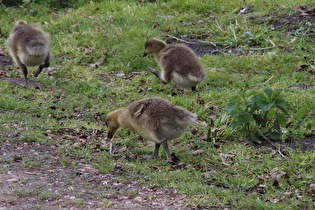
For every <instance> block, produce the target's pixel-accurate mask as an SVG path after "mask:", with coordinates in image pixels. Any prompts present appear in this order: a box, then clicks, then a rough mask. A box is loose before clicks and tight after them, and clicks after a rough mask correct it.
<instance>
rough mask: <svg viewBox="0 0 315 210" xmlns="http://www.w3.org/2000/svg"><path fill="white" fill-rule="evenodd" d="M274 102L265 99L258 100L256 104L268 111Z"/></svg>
mask: <svg viewBox="0 0 315 210" xmlns="http://www.w3.org/2000/svg"><path fill="white" fill-rule="evenodd" d="M274 104H275V103H274V102H269V103H268V102H266V101H263V100H261V101H258V102H257V105H258V106H259V108H260V109H261V110H262V111H268V110H269V109H270V108H271V107H272V106H273V105H274Z"/></svg>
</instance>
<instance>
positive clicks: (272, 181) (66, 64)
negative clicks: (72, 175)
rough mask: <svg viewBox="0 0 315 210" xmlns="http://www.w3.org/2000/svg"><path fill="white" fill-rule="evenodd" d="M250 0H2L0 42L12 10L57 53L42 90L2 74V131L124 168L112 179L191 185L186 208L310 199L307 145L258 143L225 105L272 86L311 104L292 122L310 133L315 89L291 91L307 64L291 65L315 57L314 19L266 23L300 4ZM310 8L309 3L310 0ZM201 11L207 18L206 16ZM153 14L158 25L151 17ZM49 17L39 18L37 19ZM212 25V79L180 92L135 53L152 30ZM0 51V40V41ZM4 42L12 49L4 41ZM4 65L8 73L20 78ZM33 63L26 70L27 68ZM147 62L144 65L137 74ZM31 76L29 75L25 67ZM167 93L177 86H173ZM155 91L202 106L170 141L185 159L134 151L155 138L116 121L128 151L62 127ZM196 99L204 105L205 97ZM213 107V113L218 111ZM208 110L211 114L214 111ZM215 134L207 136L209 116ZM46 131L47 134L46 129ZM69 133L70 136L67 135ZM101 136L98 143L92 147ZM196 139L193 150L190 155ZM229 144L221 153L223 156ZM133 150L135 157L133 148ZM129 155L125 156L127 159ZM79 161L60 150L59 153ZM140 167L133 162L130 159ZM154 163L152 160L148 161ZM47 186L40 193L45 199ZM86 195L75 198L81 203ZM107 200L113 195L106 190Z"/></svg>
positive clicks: (307, 77)
mask: <svg viewBox="0 0 315 210" xmlns="http://www.w3.org/2000/svg"><path fill="white" fill-rule="evenodd" d="M246 2H247V4H249V5H251V4H254V5H255V7H254V8H253V9H252V10H251V12H250V13H249V14H244V15H237V12H238V11H239V10H240V9H242V7H243V6H244V5H243V1H233V2H232V1H231V2H227V1H222V0H216V1H205V0H204V1H197V0H189V1H183V0H173V1H166V0H163V1H137V0H133V1H100V2H99V1H89V2H88V1H87V2H86V3H84V4H83V3H80V4H79V5H77V6H76V7H75V8H74V9H70V8H64V9H60V10H58V11H57V10H56V9H53V8H49V7H46V6H40V5H36V4H34V3H30V4H26V5H24V6H23V7H10V8H5V7H3V6H1V7H0V11H1V15H0V18H1V31H0V33H1V36H0V44H1V47H4V46H5V40H6V38H7V36H8V34H9V32H10V30H11V28H12V27H13V23H14V22H15V21H16V20H18V19H25V20H27V21H28V22H36V23H40V24H41V26H42V27H43V29H44V30H45V31H47V32H48V33H50V35H51V46H52V55H53V58H52V61H51V66H52V68H50V69H49V70H46V69H44V70H43V72H42V73H41V75H40V76H39V77H38V78H36V81H41V82H43V83H44V84H45V85H46V86H44V87H41V88H40V89H35V88H33V87H23V86H20V85H13V84H10V83H8V82H4V81H1V82H0V91H1V98H0V111H1V112H2V113H1V115H0V122H1V123H0V138H1V141H2V140H8V141H35V142H40V143H42V144H49V145H55V144H58V148H57V149H58V152H59V153H61V154H64V153H69V154H72V155H73V156H75V157H77V158H78V159H81V158H83V159H84V160H86V161H87V162H91V163H92V164H93V165H94V166H95V167H97V168H99V169H100V170H101V171H103V172H113V171H115V170H116V169H115V163H116V162H117V163H119V164H120V165H121V167H122V169H123V170H121V171H120V173H119V179H121V180H127V179H138V180H140V181H141V182H142V183H144V184H152V185H157V186H160V187H168V186H175V187H176V188H177V189H178V192H181V193H187V195H188V198H187V199H188V201H187V202H188V204H189V205H191V206H192V207H196V206H198V205H199V206H205V207H209V208H211V207H218V206H222V207H230V208H240V209H244V208H245V209H251V208H255V209H279V208H285V209H289V208H290V209H291V208H292V209H298V208H302V207H303V206H309V207H310V208H311V207H314V183H315V177H314V173H315V171H314V169H313V168H312V167H311V166H312V165H313V164H314V153H313V151H308V152H305V153H302V152H301V151H299V150H293V149H290V148H287V149H285V151H283V152H282V153H285V157H282V156H281V155H280V153H278V152H277V151H273V150H271V149H267V148H264V147H255V146H252V145H251V144H248V143H247V142H246V141H244V140H242V138H241V136H240V134H239V133H238V132H237V130H233V129H231V128H230V127H228V123H229V122H230V120H229V118H228V116H227V115H226V114H225V113H224V108H225V107H226V105H227V104H228V102H229V100H230V99H231V98H232V97H233V96H234V95H235V94H236V93H237V92H239V91H241V90H243V89H248V90H255V91H262V90H263V89H265V88H270V89H272V90H279V91H281V94H282V95H283V97H284V99H285V100H286V101H287V102H288V105H289V112H290V113H291V114H294V113H296V112H297V111H298V110H299V109H300V108H302V107H306V108H307V109H308V111H307V114H308V115H309V118H308V119H307V120H306V122H305V123H304V124H303V125H302V126H296V124H294V123H295V122H292V128H288V129H289V130H290V133H289V134H290V136H289V137H291V138H296V137H300V136H303V135H305V134H307V133H314V131H315V130H314V127H315V126H314V125H315V121H314V118H315V114H314V107H315V104H314V94H315V89H314V88H310V89H293V88H290V86H292V85H296V84H314V74H310V73H308V72H306V71H298V70H297V66H298V65H302V64H312V63H313V61H314V58H313V56H312V54H313V52H314V49H315V43H314V41H313V39H312V38H311V37H310V34H309V33H307V30H308V29H309V28H313V29H314V27H315V25H314V23H310V24H309V25H307V27H306V26H305V23H297V27H296V29H294V30H292V31H286V28H274V27H273V26H271V25H270V24H269V23H268V21H270V20H274V19H279V18H280V17H285V16H288V15H292V14H298V13H299V5H300V4H301V2H300V1H297V0H289V1H272V0H269V1H262V0H260V1H249V0H248V1H246ZM303 3H307V4H308V7H309V8H314V7H315V3H314V2H313V1H310V0H307V1H306V2H303ZM201 20H202V21H201ZM154 22H157V23H158V25H159V26H157V27H154ZM42 23H45V24H42ZM203 32H206V33H208V34H210V35H211V36H209V37H208V38H207V39H206V40H204V41H205V42H211V43H215V44H217V45H223V46H224V47H225V48H224V49H223V50H222V51H221V53H220V54H219V55H215V56H214V55H204V56H202V57H201V58H200V59H201V61H202V62H203V64H204V67H205V69H206V71H207V73H208V78H207V80H206V81H205V82H204V83H202V84H200V86H199V87H198V90H199V92H198V98H199V99H197V95H196V94H195V93H192V92H187V93H183V92H182V91H181V89H180V88H175V89H173V86H172V84H168V85H163V84H160V83H159V81H158V80H157V79H156V78H155V77H154V76H153V75H151V74H148V73H146V66H147V65H150V66H153V67H155V68H157V64H156V62H155V61H154V58H153V57H152V56H148V57H146V58H142V57H141V56H142V53H143V50H144V42H145V40H146V39H147V38H148V37H151V36H156V37H158V38H162V39H165V37H166V35H167V34H170V35H174V36H178V35H187V36H189V35H197V34H200V33H203ZM0 49H1V48H0ZM4 51H5V52H8V50H7V49H5V50H4ZM12 69H13V70H12V71H5V70H2V69H1V70H0V73H1V74H2V75H4V76H7V77H22V73H21V71H20V70H19V69H17V68H16V67H15V66H14V65H12ZM34 70H35V68H29V71H34ZM142 72H143V73H142ZM30 79H34V78H32V76H31V75H30ZM173 93H177V95H174V96H170V95H172V94H173ZM150 96H160V97H163V98H166V99H168V100H170V101H171V102H172V103H175V104H177V105H180V106H183V107H185V108H187V109H188V110H190V111H192V112H195V113H197V114H198V116H199V118H200V120H199V121H198V122H197V123H196V124H195V125H194V126H192V127H193V128H196V129H197V130H198V132H197V133H196V134H195V135H193V134H192V133H191V132H190V131H188V132H187V134H185V135H184V136H182V137H181V138H180V139H177V140H174V141H172V142H170V147H171V150H172V151H173V152H175V153H176V155H177V156H179V157H180V159H181V162H182V163H183V168H179V169H177V168H174V167H172V166H170V165H168V164H166V163H165V162H164V160H165V155H164V151H163V150H162V151H161V155H160V156H161V157H160V158H157V159H153V160H143V159H141V158H139V156H140V155H142V154H148V153H151V152H153V149H154V146H153V144H152V143H146V142H145V141H140V140H137V141H135V140H134V139H135V138H136V137H137V134H135V133H132V132H127V131H123V130H119V131H118V132H117V133H116V136H115V138H114V140H113V141H114V148H119V147H120V146H121V145H122V146H125V147H126V149H125V150H123V152H121V153H120V154H119V155H118V157H112V156H111V155H109V154H108V153H107V151H106V149H107V148H108V144H107V143H106V142H105V138H106V133H105V132H104V133H103V134H99V135H94V136H93V135H90V136H89V137H88V138H87V143H86V145H85V147H75V148H74V147H72V145H73V143H75V141H76V140H77V139H78V138H77V136H78V134H75V133H71V132H70V131H69V132H61V130H60V129H62V128H70V129H73V130H74V131H77V132H78V133H79V134H82V133H88V130H89V129H92V130H94V131H97V130H99V131H100V130H102V129H105V125H104V123H103V120H104V117H105V116H106V113H108V112H109V111H111V110H114V109H117V108H119V107H122V106H125V105H126V104H128V103H129V102H130V101H133V100H136V99H140V98H144V97H150ZM200 101H203V102H204V103H201V102H200ZM214 115H216V116H217V117H213V116H214ZM211 119H212V120H211ZM212 121H213V125H211V127H210V129H211V130H212V134H211V138H210V139H208V140H209V141H207V133H208V129H209V124H211V122H212ZM47 130H51V132H47ZM65 135H69V136H70V137H69V139H67V138H63V137H64V136H65ZM97 144H101V145H103V146H102V147H104V148H105V150H102V149H95V145H97ZM198 149H200V150H203V151H202V152H201V153H200V154H193V152H194V151H197V150H198ZM220 153H222V154H230V155H231V157H227V158H222V157H221V156H220V155H219V154H220ZM133 154H135V155H136V156H135V157H134V156H132V155H133ZM126 157H130V158H126ZM59 161H60V163H62V164H65V165H74V166H75V167H79V166H76V165H75V164H76V163H71V162H70V161H69V160H67V159H66V157H63V159H60V160H59ZM134 165H136V167H134ZM152 168H153V169H152ZM49 196H50V195H49V193H48V192H47V193H46V192H43V194H41V195H40V198H42V199H47V198H49ZM80 202H81V201H79V200H78V203H80ZM102 205H104V206H112V202H111V201H110V200H107V199H106V198H103V199H102Z"/></svg>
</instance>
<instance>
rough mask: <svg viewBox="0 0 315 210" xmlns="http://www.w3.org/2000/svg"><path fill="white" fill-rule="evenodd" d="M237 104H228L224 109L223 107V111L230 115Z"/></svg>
mask: <svg viewBox="0 0 315 210" xmlns="http://www.w3.org/2000/svg"><path fill="white" fill-rule="evenodd" d="M237 107H238V106H237V104H235V103H230V104H228V105H227V106H226V107H225V109H224V110H225V111H226V112H227V113H228V114H231V113H232V112H233V111H234V110H235V109H236V108H237Z"/></svg>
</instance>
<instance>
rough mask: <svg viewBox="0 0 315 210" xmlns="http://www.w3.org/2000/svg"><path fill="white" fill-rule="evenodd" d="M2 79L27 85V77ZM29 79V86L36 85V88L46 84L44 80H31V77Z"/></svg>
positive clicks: (1, 78) (0, 78) (2, 78)
mask: <svg viewBox="0 0 315 210" xmlns="http://www.w3.org/2000/svg"><path fill="white" fill-rule="evenodd" d="M0 80H2V81H9V82H11V83H13V84H19V85H25V79H24V78H10V77H0ZM27 80H28V86H34V87H36V88H39V87H41V86H45V84H44V83H42V82H37V81H34V80H31V79H29V78H28V79H27Z"/></svg>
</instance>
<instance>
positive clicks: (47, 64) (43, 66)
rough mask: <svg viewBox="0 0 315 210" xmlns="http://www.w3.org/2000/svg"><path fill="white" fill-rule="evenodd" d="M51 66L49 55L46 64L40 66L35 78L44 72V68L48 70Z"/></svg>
mask: <svg viewBox="0 0 315 210" xmlns="http://www.w3.org/2000/svg"><path fill="white" fill-rule="evenodd" d="M49 65H50V54H48V55H47V57H46V59H45V63H44V64H41V65H39V67H38V69H37V71H36V72H35V74H34V77H38V75H39V74H40V73H41V72H42V70H43V68H48V67H49Z"/></svg>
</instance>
